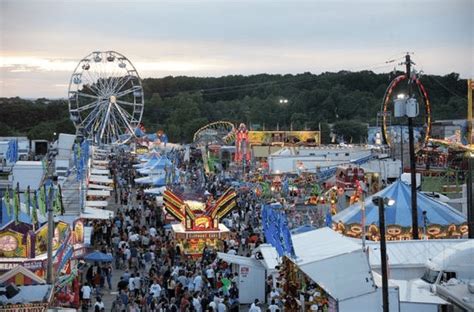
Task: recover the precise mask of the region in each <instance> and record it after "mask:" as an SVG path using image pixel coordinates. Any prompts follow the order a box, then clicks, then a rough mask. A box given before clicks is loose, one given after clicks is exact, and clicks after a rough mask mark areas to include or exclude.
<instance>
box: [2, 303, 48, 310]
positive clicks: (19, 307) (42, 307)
mask: <svg viewBox="0 0 474 312" xmlns="http://www.w3.org/2000/svg"><path fill="white" fill-rule="evenodd" d="M47 307H48V304H47V303H28V304H12V305H6V306H2V311H3V312H43V311H46V308H47Z"/></svg>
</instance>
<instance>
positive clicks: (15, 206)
mask: <svg viewBox="0 0 474 312" xmlns="http://www.w3.org/2000/svg"><path fill="white" fill-rule="evenodd" d="M13 209H14V211H13V212H14V214H15V223H18V220H19V216H20V184H19V183H17V185H16V188H15V189H13Z"/></svg>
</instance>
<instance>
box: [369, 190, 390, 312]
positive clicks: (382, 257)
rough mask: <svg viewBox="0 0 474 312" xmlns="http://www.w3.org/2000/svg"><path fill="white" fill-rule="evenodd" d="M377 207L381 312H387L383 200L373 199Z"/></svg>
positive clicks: (379, 198)
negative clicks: (380, 266)
mask: <svg viewBox="0 0 474 312" xmlns="http://www.w3.org/2000/svg"><path fill="white" fill-rule="evenodd" d="M373 201H374V202H376V203H377V205H378V207H379V228H380V260H381V264H382V305H383V312H389V307H388V273H387V246H386V240H385V204H384V198H382V197H375V198H374V199H373Z"/></svg>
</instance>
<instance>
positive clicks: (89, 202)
mask: <svg viewBox="0 0 474 312" xmlns="http://www.w3.org/2000/svg"><path fill="white" fill-rule="evenodd" d="M108 204H109V203H108V202H107V201H106V200H87V201H86V207H107V205H108Z"/></svg>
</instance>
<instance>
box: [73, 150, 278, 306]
mask: <svg viewBox="0 0 474 312" xmlns="http://www.w3.org/2000/svg"><path fill="white" fill-rule="evenodd" d="M132 165H133V159H132V158H131V157H129V156H128V155H127V154H119V155H117V156H115V158H114V159H112V161H111V165H110V167H111V172H112V175H113V177H114V181H115V182H116V184H115V185H116V188H115V194H116V197H115V199H116V205H114V207H116V211H115V212H116V213H115V217H114V219H113V220H106V221H102V222H95V223H94V231H93V242H94V245H95V247H96V248H97V249H99V250H101V251H102V252H104V253H106V254H110V255H112V256H113V259H114V262H113V263H105V264H100V263H94V264H91V265H90V266H89V267H88V268H87V270H85V274H84V275H85V276H84V283H83V286H82V288H81V298H82V303H83V304H82V308H83V310H85V311H87V310H89V309H91V308H93V309H94V310H95V311H101V310H102V309H105V308H104V303H103V302H102V299H101V295H102V294H103V292H104V291H106V290H107V288H108V289H109V291H110V290H112V291H114V292H116V293H117V295H116V298H115V300H114V301H113V303H112V305H111V306H110V307H106V308H107V310H108V309H109V308H110V309H111V310H112V311H120V312H122V311H129V312H147V311H159V312H161V311H163V312H165V311H180V312H185V311H196V312H202V311H213V312H224V311H240V310H239V305H240V303H239V301H238V298H239V290H238V281H239V276H238V273H236V272H233V271H232V269H231V266H230V265H229V264H228V263H226V262H224V261H222V260H220V259H218V258H217V253H216V252H217V250H215V249H213V248H210V247H205V248H204V250H203V254H202V256H201V257H199V258H197V259H196V258H189V257H186V256H185V255H184V253H183V247H182V246H181V245H179V244H176V243H175V241H174V240H173V237H172V235H171V231H170V230H169V229H168V227H166V226H165V224H164V222H163V216H162V209H161V207H160V206H158V205H157V203H156V201H155V200H154V199H153V198H152V197H147V196H146V195H145V194H144V192H143V190H142V189H140V188H139V187H138V188H136V187H135V184H134V178H135V177H136V172H135V170H134V169H133V166H132ZM192 168H193V169H191V170H189V172H190V179H186V181H185V183H184V184H188V186H186V185H185V187H192V188H197V186H201V187H202V188H204V191H205V192H206V194H209V195H211V196H212V195H213V196H216V197H217V196H219V195H220V194H222V193H223V192H224V191H225V190H226V189H227V188H228V187H230V184H229V183H230V182H229V181H227V180H226V179H222V178H220V177H219V176H218V175H214V176H207V177H205V178H201V177H202V176H204V175H203V174H199V167H198V166H194V167H192ZM197 184H199V185H197ZM181 186H183V185H181ZM237 205H238V208H237V209H234V210H233V212H232V213H231V214H229V216H228V217H227V218H226V219H225V220H224V222H225V224H226V225H227V226H228V228H229V229H230V230H231V233H232V234H231V237H232V238H231V239H230V240H228V241H225V242H223V245H222V248H221V249H222V250H220V251H222V252H227V253H231V254H239V255H244V256H250V255H251V254H252V250H253V249H254V248H255V247H257V246H258V245H259V244H260V243H261V242H262V236H261V228H260V204H259V201H258V198H257V197H256V196H255V193H254V192H241V193H239V195H238V199H237ZM114 270H116V272H119V274H120V273H121V274H120V278H119V280H118V282H116V284H115V285H112V281H111V279H112V274H113V271H114ZM115 276H117V273H116V274H115ZM273 290H274V289H273ZM271 291H272V287H271V286H268V287H267V293H268V295H270V293H271ZM274 291H275V290H274ZM274 293H275V292H274ZM94 297H95V300H93V299H94ZM93 301H94V302H95V304H94V305H93V304H92V302H93ZM277 303H278V296H273V297H271V299H270V301H269V304H268V311H272V312H275V311H279V309H280V305H278V304H277ZM249 311H252V312H257V311H265V310H264V309H263V306H262V305H261V303H260V302H259V301H258V300H256V301H255V302H254V303H252V305H251V306H250V307H249Z"/></svg>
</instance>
